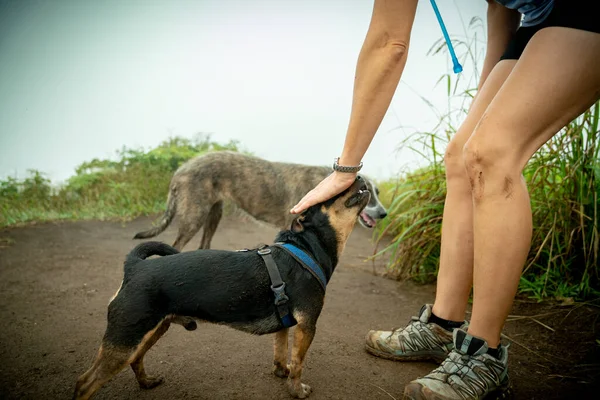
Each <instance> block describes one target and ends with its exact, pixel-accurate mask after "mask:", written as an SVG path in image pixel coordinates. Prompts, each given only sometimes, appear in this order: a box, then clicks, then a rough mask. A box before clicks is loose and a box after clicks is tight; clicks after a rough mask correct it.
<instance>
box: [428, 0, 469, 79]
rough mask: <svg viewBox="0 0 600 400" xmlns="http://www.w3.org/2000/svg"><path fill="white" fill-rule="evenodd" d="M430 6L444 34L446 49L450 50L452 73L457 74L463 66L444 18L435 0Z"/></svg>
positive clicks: (432, 0)
mask: <svg viewBox="0 0 600 400" xmlns="http://www.w3.org/2000/svg"><path fill="white" fill-rule="evenodd" d="M431 7H433V12H435V16H436V17H437V19H438V22H439V23H440V27H441V28H442V33H443V34H444V39H446V44H447V45H448V50H449V51H450V56H451V57H452V63H453V64H454V73H455V74H458V73H459V72H462V70H463V67H462V65H460V63H459V62H458V58H456V53H455V52H454V47H453V46H452V42H451V41H450V36H448V31H447V30H446V25H444V20H443V19H442V16H441V14H440V10H438V7H437V4H436V3H435V0H431Z"/></svg>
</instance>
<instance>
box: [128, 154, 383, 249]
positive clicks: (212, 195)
mask: <svg viewBox="0 0 600 400" xmlns="http://www.w3.org/2000/svg"><path fill="white" fill-rule="evenodd" d="M331 172H332V169H331V168H328V167H321V166H309V165H302V164H291V163H280V162H270V161H267V160H263V159H261V158H258V157H253V156H248V155H245V154H242V153H236V152H232V151H218V152H213V153H208V154H205V155H202V156H198V157H195V158H193V159H191V160H189V161H187V162H186V163H184V164H183V165H182V166H181V167H179V169H178V170H177V171H176V172H175V174H174V175H173V178H172V179H171V183H170V186H169V196H168V198H167V210H166V211H165V214H164V216H163V217H162V219H161V220H160V222H159V224H158V225H157V226H156V227H154V228H152V229H149V230H147V231H144V232H139V233H137V234H136V235H135V237H134V239H146V238H150V237H154V236H156V235H158V234H159V233H161V232H163V231H164V230H165V229H166V228H167V226H168V225H169V224H170V223H171V221H172V220H173V218H174V217H175V216H177V217H178V222H179V231H178V233H177V239H176V240H175V242H174V244H173V247H175V248H176V249H177V250H180V251H181V250H182V249H183V248H184V247H185V245H186V244H187V243H188V242H189V241H190V240H191V239H192V238H193V237H194V235H195V234H196V233H198V231H199V230H200V228H202V227H204V232H203V235H202V241H201V242H200V249H209V248H210V242H211V240H212V238H213V236H214V234H215V231H216V230H217V226H218V225H219V221H220V220H221V216H222V215H223V203H224V201H230V202H231V203H233V204H235V205H236V206H237V207H238V208H240V209H241V210H243V211H245V212H246V213H248V214H249V215H250V216H252V217H253V218H255V219H257V220H259V221H263V222H266V223H268V224H271V225H274V226H276V227H277V228H280V229H289V227H290V224H291V223H292V221H293V219H294V215H292V214H290V211H289V210H290V209H291V208H292V207H293V206H294V205H295V204H296V203H297V202H298V201H299V200H300V199H301V198H302V196H304V195H305V194H306V193H308V191H310V190H311V189H312V188H313V187H315V186H316V185H317V184H318V183H319V182H320V181H321V180H323V179H324V178H325V177H327V175H329V174H330V173H331ZM360 175H361V177H362V178H363V179H364V180H365V182H366V184H367V188H368V190H369V191H370V192H371V194H372V195H371V200H370V201H369V203H368V204H367V206H366V207H365V209H364V210H363V211H362V212H361V213H360V215H359V218H358V220H359V222H360V223H361V224H362V225H363V226H364V227H366V228H373V227H374V226H375V224H376V222H377V220H379V219H382V218H384V217H385V216H386V215H387V211H386V209H385V208H384V207H383V205H382V204H381V202H380V201H379V198H378V194H379V190H378V189H377V187H376V186H375V185H374V183H373V182H372V181H371V180H370V179H368V178H367V177H365V176H364V175H362V174H360Z"/></svg>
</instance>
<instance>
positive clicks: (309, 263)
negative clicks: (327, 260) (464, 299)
mask: <svg viewBox="0 0 600 400" xmlns="http://www.w3.org/2000/svg"><path fill="white" fill-rule="evenodd" d="M274 246H277V247H279V248H280V249H283V250H285V251H286V253H288V254H289V255H291V256H292V257H294V259H295V260H296V261H298V262H299V263H300V265H302V266H303V267H304V269H306V270H307V271H308V272H310V273H311V274H312V276H314V277H315V278H316V279H317V281H319V283H320V284H321V288H323V291H325V288H326V286H327V277H326V276H325V273H324V272H323V269H322V268H321V266H320V265H319V264H317V263H316V261H315V260H313V259H312V257H311V256H309V255H308V254H306V253H305V252H304V251H302V250H300V249H299V248H297V247H296V246H294V245H292V244H290V243H281V242H277V243H275V244H274Z"/></svg>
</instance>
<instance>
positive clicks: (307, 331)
mask: <svg viewBox="0 0 600 400" xmlns="http://www.w3.org/2000/svg"><path fill="white" fill-rule="evenodd" d="M315 330H316V327H315V325H314V324H307V323H299V324H298V326H297V327H296V329H295V330H294V345H293V347H292V360H291V362H290V365H289V368H290V375H289V376H288V381H287V385H288V389H289V391H290V394H291V395H292V396H293V397H297V398H300V399H305V398H307V397H308V396H309V395H310V392H311V391H312V389H311V388H310V386H308V385H305V384H304V383H302V382H301V377H302V367H303V364H304V357H305V356H306V352H307V351H308V348H309V347H310V344H311V343H312V340H313V338H314V336H315Z"/></svg>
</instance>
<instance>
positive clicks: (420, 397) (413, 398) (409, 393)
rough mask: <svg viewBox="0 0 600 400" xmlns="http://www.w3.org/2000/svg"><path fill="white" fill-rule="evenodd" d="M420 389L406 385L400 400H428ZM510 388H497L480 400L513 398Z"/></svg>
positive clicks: (420, 387) (508, 386)
mask: <svg viewBox="0 0 600 400" xmlns="http://www.w3.org/2000/svg"><path fill="white" fill-rule="evenodd" d="M421 389H423V387H422V386H421V385H408V386H406V388H405V390H404V394H403V395H402V400H429V399H431V397H428V396H427V395H426V394H424V393H423V392H422V391H421ZM513 395H514V393H513V391H512V386H511V385H510V383H509V384H508V385H507V386H504V387H499V388H498V389H496V390H494V391H493V392H490V393H488V394H487V396H485V397H483V398H482V400H508V399H512V398H513ZM435 399H442V397H435Z"/></svg>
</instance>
